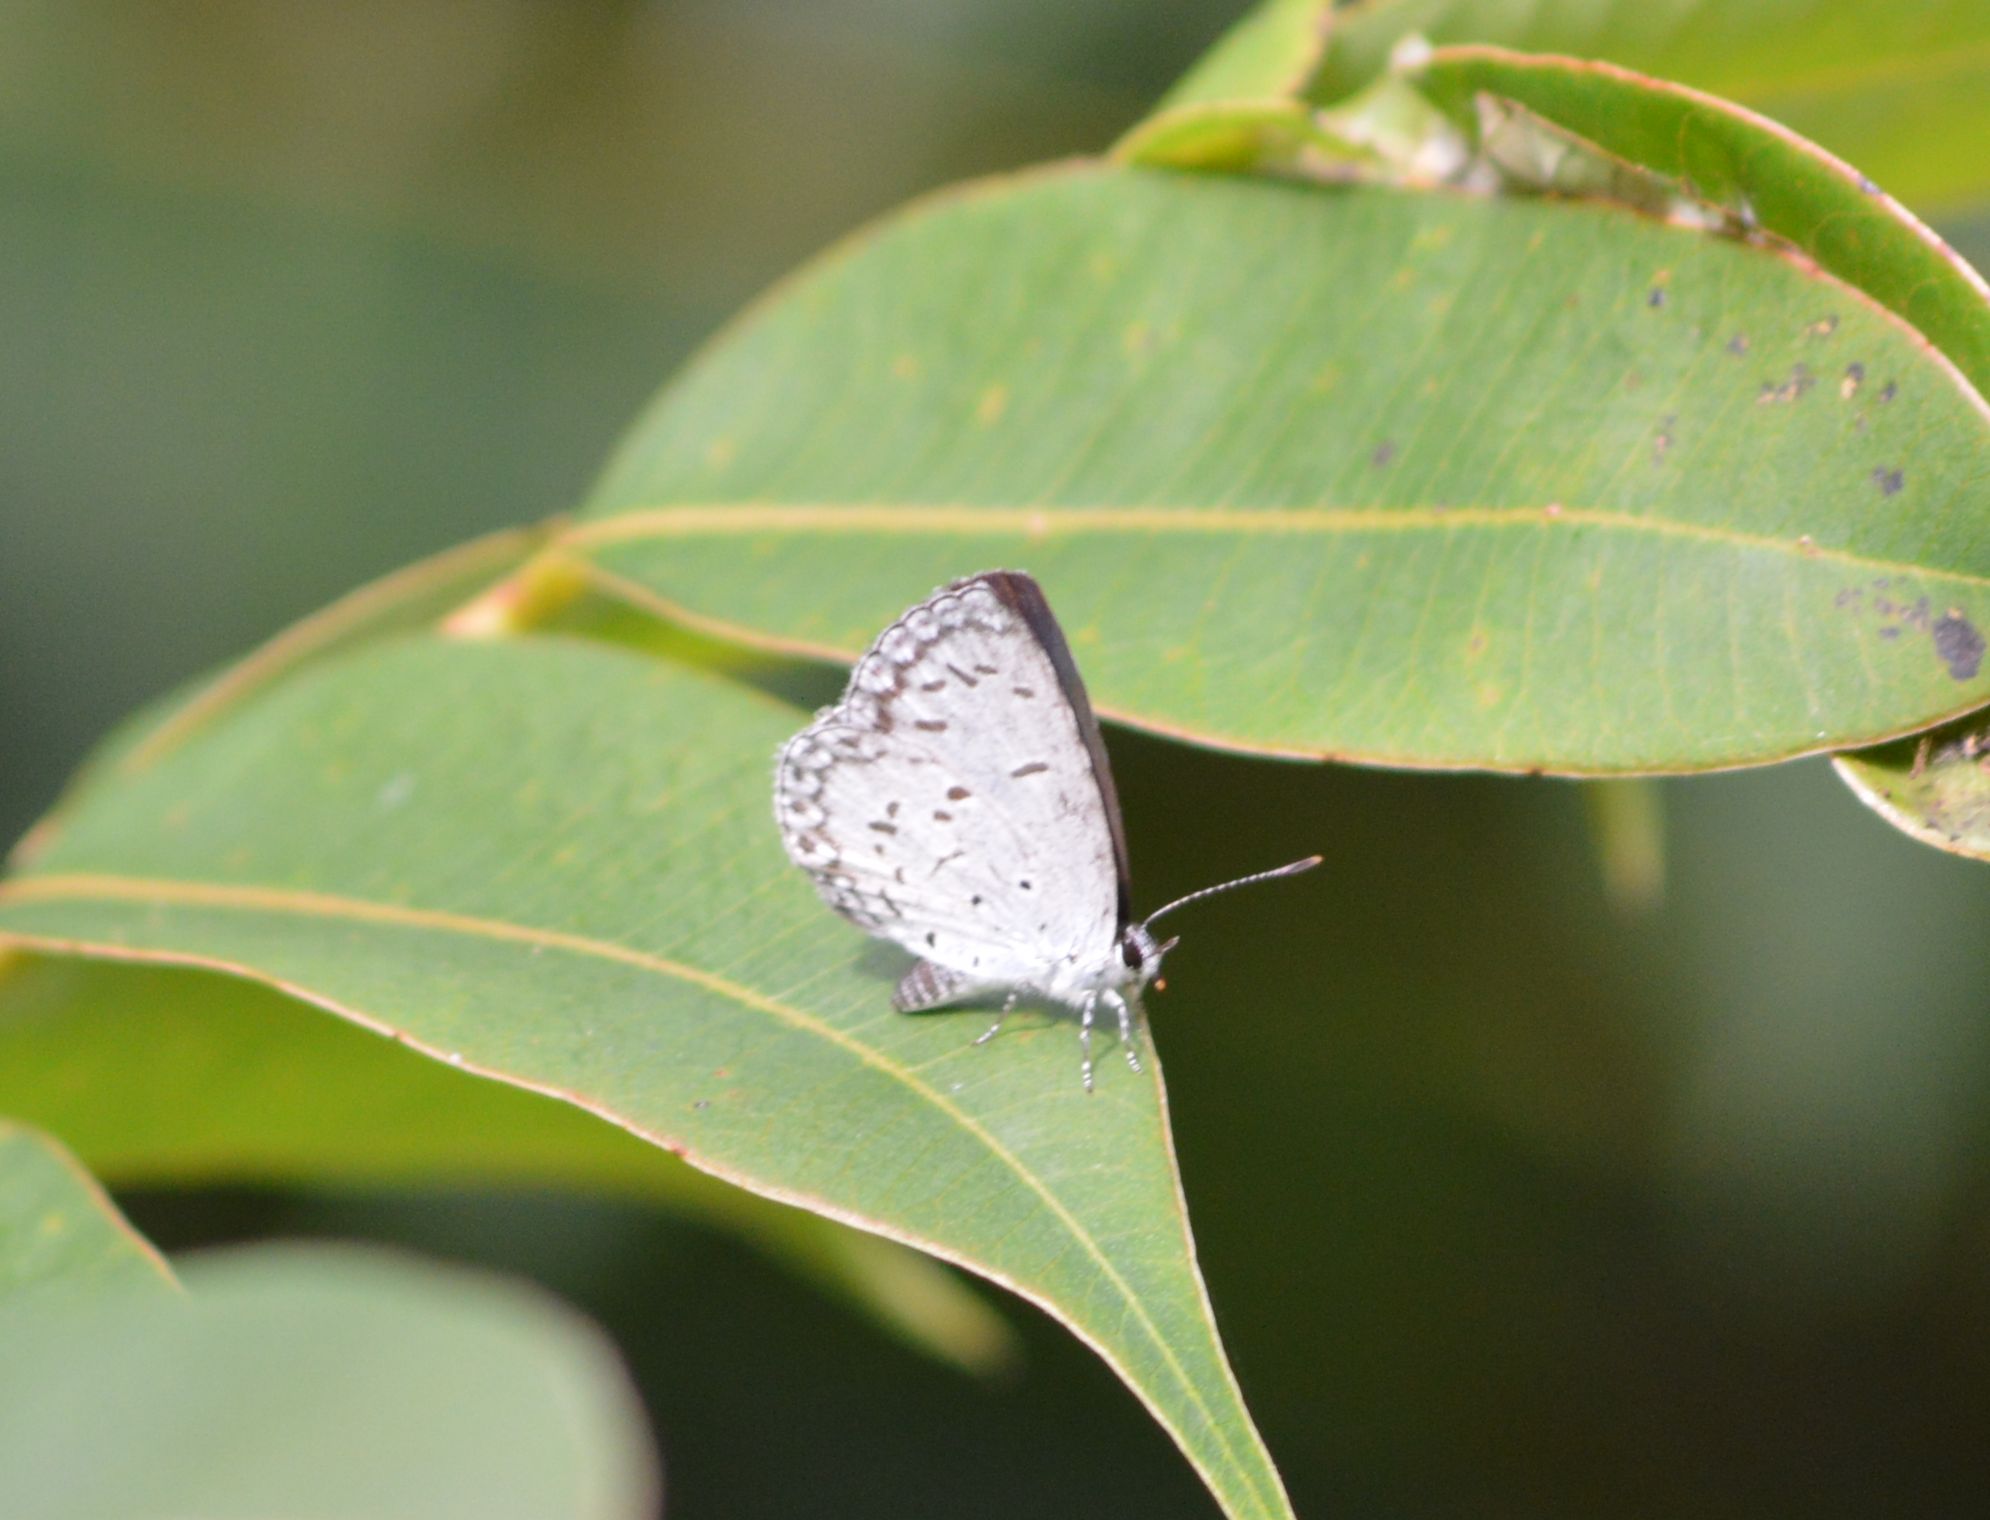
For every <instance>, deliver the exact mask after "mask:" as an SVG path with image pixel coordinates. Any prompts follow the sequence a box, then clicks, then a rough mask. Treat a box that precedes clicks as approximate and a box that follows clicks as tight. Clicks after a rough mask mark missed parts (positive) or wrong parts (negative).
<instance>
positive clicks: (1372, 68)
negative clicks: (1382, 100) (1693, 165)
mask: <svg viewBox="0 0 1990 1520" xmlns="http://www.w3.org/2000/svg"><path fill="white" fill-rule="evenodd" d="M1411 34H1418V35H1421V36H1423V37H1427V38H1428V39H1429V40H1430V41H1432V42H1436V43H1454V42H1491V43H1499V44H1501V45H1504V46H1507V47H1512V48H1517V49H1520V50H1522V51H1526V52H1531V53H1563V54H1569V55H1572V56H1575V57H1579V58H1599V59H1607V60H1608V61H1610V62H1612V63H1618V64H1623V65H1625V66H1626V67H1628V68H1633V69H1637V70H1639V71H1641V72H1643V73H1646V74H1652V75H1656V76H1658V77H1660V78H1664V79H1678V80H1682V81H1684V82H1685V83H1687V84H1690V85H1693V86H1695V87H1697V88H1699V89H1702V90H1706V91H1708V92H1710V93H1712V94H1715V95H1719V96H1724V97H1726V98H1727V99H1729V100H1735V101H1739V102H1741V103H1742V104H1743V105H1746V106H1749V107H1751V108H1753V109H1755V110H1758V111H1761V112H1764V113H1766V114H1767V115H1769V116H1773V117H1775V118H1776V119H1777V120H1779V121H1781V122H1784V123H1786V124H1787V125H1788V126H1790V127H1791V128H1793V129H1794V130H1795V131H1797V132H1800V133H1802V134H1803V135H1804V136H1805V137H1807V138H1810V139H1811V140H1813V141H1815V142H1819V143H1822V144H1823V145H1824V146H1825V147H1826V148H1828V149H1830V150H1831V151H1832V152H1833V153H1836V154H1837V155H1838V156H1839V157H1841V158H1844V159H1847V160H1849V161H1850V162H1852V163H1855V164H1857V165H1858V166H1859V167H1860V168H1861V169H1863V170H1864V171H1865V172H1866V173H1867V174H1870V175H1871V176H1873V178H1875V179H1876V180H1878V181H1879V182H1880V183H1881V184H1883V185H1884V186H1886V188H1887V189H1888V190H1890V191H1892V192H1893V193H1894V194H1895V195H1897V196H1899V197H1900V198H1901V199H1902V200H1904V201H1907V202H1909V203H1910V204H1913V205H1915V206H1918V207H1920V208H1922V209H1923V210H1924V211H1932V210H1938V209H1950V208H1958V207H1962V206H1966V205H1968V204H1970V203H1972V202H1975V201H1979V200H1981V199H1982V198H1983V197H1984V196H1986V195H1990V155H1986V154H1985V153H1984V152H1983V144H1984V142H1985V141H1986V140H1990V7H1986V6H1984V5H1981V4H1979V3H1977V0H1909V3H1906V4H1902V3H1900V0H1780V3H1777V4H1774V5H1763V4H1734V3H1731V0H1684V3H1683V4H1682V3H1674V4H1665V5H1653V4H1651V3H1649V0H1356V3H1354V4H1350V5H1347V6H1345V7H1343V8H1342V9H1341V10H1339V11H1338V12H1337V13H1336V16H1335V26H1334V34H1333V43H1332V47H1331V49H1330V51H1329V54H1328V57H1327V59H1326V61H1325V62H1324V64H1323V65H1322V66H1321V68H1320V69H1319V71H1318V75H1317V78H1316V81H1315V83H1314V85H1313V86H1312V94H1313V95H1314V97H1315V98H1316V99H1319V100H1322V101H1332V100H1337V99H1339V98H1340V97H1342V96H1343V95H1346V94H1348V93H1350V92H1352V91H1353V90H1355V89H1358V88H1359V87H1360V86H1362V85H1363V84H1366V83H1367V82H1368V81H1369V80H1371V79H1373V78H1374V77H1375V76H1376V75H1377V74H1379V73H1380V72H1381V71H1382V70H1383V68H1384V67H1385V66H1386V64H1387V60H1388V55H1389V52H1390V49H1391V48H1393V47H1394V46H1395V45H1396V44H1397V43H1398V42H1399V41H1401V40H1402V39H1403V38H1404V37H1406V36H1409V35H1411Z"/></svg>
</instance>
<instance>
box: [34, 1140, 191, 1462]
mask: <svg viewBox="0 0 1990 1520" xmlns="http://www.w3.org/2000/svg"><path fill="white" fill-rule="evenodd" d="M172 1281H173V1274H172V1272H171V1271H170V1270H169V1269H168V1268H167V1266H166V1263H165V1262H164V1261H162V1260H161V1259H160V1257H159V1253H158V1252H156V1251H154V1250H153V1249H152V1247H151V1245H150V1244H149V1243H148V1242H147V1241H146V1239H145V1237H144V1236H142V1235H140V1234H139V1233H138V1232H137V1231H136V1230H134V1229H132V1227H131V1226H130V1225H129V1224H127V1223H126V1222H125V1219H124V1216H123V1215H122V1214H120V1213H118V1211H117V1205H116V1204H114V1203H112V1202H111V1201H110V1199H109V1198H107V1197H105V1196H104V1190H103V1189H102V1188H101V1187H99V1186H98V1185H97V1182H96V1179H95V1178H93V1177H92V1176H91V1175H90V1174H89V1173H88V1172H86V1171H85V1170H84V1169H83V1168H82V1167H81V1166H80V1165H78V1164H77V1161H76V1159H75V1158H74V1157H73V1156H71V1155H70V1154H69V1153H68V1152H67V1151H66V1150H64V1149H63V1148H62V1147H61V1146H59V1145H57V1144H56V1143H55V1142H54V1141H53V1140H51V1139H49V1138H48V1137H47V1136H46V1135H42V1134H37V1133H36V1132H35V1131H34V1130H32V1129H29V1128H28V1127H27V1126H26V1125H23V1124H17V1123H15V1122H14V1121H13V1120H12V1119H0V1305H5V1304H7V1303H8V1302H10V1301H13V1300H16V1299H17V1298H18V1297H19V1296H21V1295H23V1294H24V1293H26V1292H27V1291H29V1290H32V1289H36V1288H43V1287H48V1286H55V1287H58V1288H61V1289H63V1290H65V1291H68V1290H78V1289H80V1290H83V1291H86V1292H87V1291H95V1290H98V1289H102V1288H106V1287H108V1288H129V1287H130V1286H131V1285H133V1284H143V1285H149V1286H154V1287H157V1286H163V1285H170V1284H171V1282H172ZM8 1407H9V1406H8V1405H7V1403H6V1401H5V1400H4V1399H0V1409H6V1408H8ZM6 1423H7V1422H6V1420H5V1419H0V1426H4V1425H5V1424H6Z"/></svg>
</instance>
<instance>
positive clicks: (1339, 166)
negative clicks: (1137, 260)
mask: <svg viewBox="0 0 1990 1520" xmlns="http://www.w3.org/2000/svg"><path fill="white" fill-rule="evenodd" d="M1112 151H1113V157H1114V158H1116V159H1118V160H1119V161H1120V162H1122V163H1128V164H1150V165H1154V166H1156V167H1162V168H1174V169H1208V170H1220V171H1226V172H1232V173H1237V172H1250V173H1258V174H1264V173H1282V174H1291V175H1297V176H1300V177H1305V178H1313V179H1325V178H1331V177H1335V176H1336V175H1339V174H1342V173H1344V172H1345V171H1346V170H1347V169H1348V168H1350V167H1351V166H1352V165H1355V164H1358V163H1361V162H1364V161H1365V160H1366V158H1367V157H1368V155H1367V154H1366V153H1364V151H1363V150H1362V149H1360V148H1358V147H1356V146H1355V145H1354V144H1353V143H1350V142H1348V141H1346V140H1345V139H1343V138H1340V137H1337V136H1335V135H1334V133H1333V132H1332V131H1331V130H1330V129H1329V128H1328V127H1327V126H1325V125H1324V124H1323V123H1322V122H1321V120H1320V113H1319V112H1317V111H1315V110H1314V109H1313V108H1312V107H1310V106H1308V105H1306V104H1304V103H1303V102H1301V101H1296V100H1246V101H1209V102H1206V103H1200V104H1196V105H1188V106H1183V107H1181V108H1180V109H1178V110H1173V111H1165V112H1163V113H1161V114H1160V115H1158V116H1151V117H1149V118H1148V119H1147V120H1146V121H1144V122H1142V123H1141V124H1140V125H1139V126H1137V127H1135V128H1134V129H1133V130H1132V131H1131V132H1129V133H1127V134H1126V136H1125V137H1123V138H1121V139H1120V140H1119V142H1117V143H1116V144H1114V145H1113V150H1112Z"/></svg>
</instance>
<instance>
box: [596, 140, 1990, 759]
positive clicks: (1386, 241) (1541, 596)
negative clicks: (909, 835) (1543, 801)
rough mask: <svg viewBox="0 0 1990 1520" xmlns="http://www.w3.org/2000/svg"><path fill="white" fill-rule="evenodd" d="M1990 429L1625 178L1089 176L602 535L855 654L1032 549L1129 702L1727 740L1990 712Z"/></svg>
mask: <svg viewBox="0 0 1990 1520" xmlns="http://www.w3.org/2000/svg"><path fill="white" fill-rule="evenodd" d="M1986 461H1990V410H1986V408H1985V406H1984V404H1983V401H1982V400H1981V398H1980V397H1979V396H1978V395H1977V394H1976V393H1975V391H1974V390H1973V389H1972V388H1971V387H1970V386H1969V385H1968V384H1967V383H1966V382H1964V381H1963V380H1962V379H1961V378H1960V377H1959V376H1958V375H1957V374H1956V372H1955V370H1954V368H1953V367H1952V366H1950V365H1949V364H1947V363H1946V362H1945V361H1944V360H1942V358H1941V357H1940V356H1939V355H1938V354H1935V353H1932V352H1931V351H1930V350H1929V348H1928V346H1927V344H1926V343H1925V342H1924V341H1923V340H1922V339H1921V338H1920V337H1919V335H1917V334H1915V333H1913V332H1911V331H1909V330H1907V329H1906V328H1905V327H1904V326H1903V325H1902V324H1901V323H1900V322H1899V321H1897V320H1896V319H1894V318H1893V317H1892V316H1890V315H1889V314H1887V313H1885V312H1883V311H1881V310H1879V309H1877V308H1875V306H1874V305H1873V304H1872V302H1871V301H1870V300H1869V299H1867V298H1866V297H1865V296H1863V295H1862V294H1860V293H1858V292H1857V291H1854V290H1852V289H1850V288H1848V287H1847V286H1845V285H1843V284H1842V283H1840V282H1839V281H1837V280H1835V279H1833V278H1831V277H1830V276H1828V275H1826V274H1823V273H1821V272H1820V271H1818V270H1817V269H1816V268H1815V267H1814V266H1813V265H1812V264H1810V263H1809V262H1808V261H1807V260H1803V259H1800V258H1797V257H1794V256H1791V255H1788V254H1785V253H1783V252H1780V251H1778V250H1776V249H1774V248H1771V247H1766V246H1758V245H1754V244H1749V243H1745V242H1741V241H1738V240H1735V239H1730V238H1723V237H1717V236H1713V235H1710V234H1707V233H1705V232H1701V231H1697V230H1694V229H1690V228H1683V227H1676V226H1668V225H1664V224H1661V223H1658V222H1655V221H1653V220H1651V219H1649V218H1645V217H1638V216H1632V215H1628V214H1626V213H1624V212H1623V211H1621V210H1620V209H1618V208H1615V207H1612V206H1608V205H1603V204H1598V203H1594V202H1551V201H1544V200H1518V199H1503V198H1462V197H1458V196H1454V195H1437V194H1422V195H1418V194H1407V193H1403V192H1399V191H1391V190H1385V189H1380V188H1372V187H1318V186H1294V185H1288V184H1280V183H1271V182H1265V181H1255V180H1246V179H1236V178H1228V177H1221V176H1213V175H1185V174H1175V173H1164V172H1158V171H1151V170H1139V169H1126V168H1119V169H1113V168H1080V169H1075V170H1071V169H1067V170H1063V171H1059V172H1055V173H1051V174H1045V175H1038V176H1034V177H1029V178H1025V179H1023V180H1020V181H1007V182H998V183H995V184H992V185H984V186H980V187H977V188H975V189H971V190H969V191H967V192H965V193H959V194H956V195H953V196H950V197H947V198H945V199H943V200H941V201H939V202H937V203H929V204H928V205H927V206H925V207H923V208H921V209H919V210H917V211H915V212H914V213H912V214H910V215H908V216H904V217H900V218H897V219H894V220H892V221H890V222H888V223H886V224H885V225H884V226H883V227H881V228H880V229H878V230H876V231H874V232H873V233H871V234H870V235H868V236H866V237H864V238H861V239H859V240H857V241H856V242H854V243H853V244H852V245H850V246H848V247H847V248H846V249H844V250H843V251H842V252H840V253H838V254H836V255H833V256H832V257H830V258H829V259H828V260H826V261H825V262H824V263H822V264H820V265H818V266H817V267H816V268H815V269H814V270H813V271H812V272H810V273H809V274H807V275H805V276H803V277H802V278H800V279H798V280H797V281H795V282H794V283H792V284H790V285H788V286H786V287H784V288H783V290H782V291H781V292H780V293H779V294H778V295H777V296H776V297H775V298H774V299H772V300H770V301H769V302H767V303H764V304H763V305H761V306H760V307H759V308H757V309H756V310H755V311H754V312H753V313H752V314H750V315H749V316H748V318H747V319H746V320H745V321H744V322H743V323H742V324H741V325H739V326H738V327H736V328H735V329H733V330H732V331H731V332H730V333H729V334H728V335H726V336H725V337H724V338H723V339H721V341H720V342H719V343H718V344H717V345H716V346H715V347H713V348H712V349H711V350H709V351H708V352H707V354H706V355H705V356H704V358H703V359H702V360H701V361H700V362H698V363H696V364H694V365H693V367H692V368H691V370H690V371H689V372H688V373H687V374H686V375H685V376H684V377H683V378H682V379H681V380H680V381H679V382H678V383H677V384H676V385H674V386H672V387H671V388H670V389H668V390H667V391H666V392H665V393H664V395H663V397H662V398H661V399H660V400H659V402H658V403H657V404H656V406H655V407H654V408H653V409H652V411H651V412H650V413H649V415H648V416H647V417H645V418H644V419H643V420H642V421H641V422H640V423H639V424H638V426H637V427H636V429H635V431H634V432H633V434H632V435H631V436H630V438H629V439H628V440H627V441H626V443H625V444H624V446H623V448H622V450H621V452H620V454H619V456H618V457H617V459H616V460H615V462H614V464H613V465H612V467H611V468H610V470H609V471H608V473H607V476H606V478H605V479H604V480H603V482H602V483H601V485H600V486H599V487H598V489H597V490H596V492H595V494H594V497H593V499H592V501H591V503H590V505H589V506H588V508H587V510H586V512H585V514H584V515H583V517H582V519H581V520H580V521H579V522H577V523H576V525H575V527H574V528H573V529H572V530H571V531H570V533H569V535H568V536H567V538H566V541H565V545H564V547H565V548H566V550H568V551H569V552H584V553H587V554H589V555H591V557H592V561H593V565H594V569H595V573H596V575H597V577H598V578H599V579H600V581H601V583H602V584H603V585H604V586H607V587H610V588H612V589H615V590H616V591H618V592H619V593H620V594H623V595H626V596H628V597H630V598H631V599H633V600H636V601H639V602H641V603H642V604H643V605H645V606H648V607H649V608H651V609H652V610H654V611H656V612H657V613H659V614H661V615H663V616H666V617H672V618H679V619H683V620H685V621H687V622H689V623H690V624H691V625H693V626H694V627H698V628H701V629H705V630H707V631H718V632H723V633H725V634H727V635H729V636H732V637H737V638H742V639H746V640H754V641H760V642H763V643H766V644H769V645H775V646H780V647H785V648H788V649H791V650H800V651H814V652H821V653H828V654H835V655H838V656H848V655H849V654H851V653H852V652H854V651H856V650H858V649H861V648H862V647H863V645H864V644H865V642H866V641H867V640H868V639H869V638H870V636H871V635H872V634H873V633H874V632H875V631H876V630H877V629H878V628H879V627H880V626H882V625H883V623H884V622H885V621H886V620H887V619H888V618H890V617H891V616H892V615H894V614H895V613H896V612H898V611H899V610H900V609H901V608H902V607H903V606H904V605H905V603H906V602H908V601H910V600H911V599H912V598H913V597H915V596H917V595H919V594H922V593H923V592H924V591H925V590H926V589H927V588H929V587H931V586H932V585H934V584H936V583H938V582H942V581H945V580H948V579H950V578H952V577H954V576H957V575H961V574H964V573H967V572H971V571H974V570H977V569H982V568H986V567H987V566H989V565H992V564H1015V565H1020V566H1022V567H1024V568H1027V569H1029V570H1030V571H1032V572H1033V573H1035V574H1036V575H1037V576H1038V577H1039V578H1040V579H1041V580H1042V581H1043V582H1044V584H1045V586H1046V588H1047V590H1048V592H1049V595H1050V599H1051V602H1052V604H1053V605H1054V606H1055V607H1057V609H1058V611H1059V614H1060V616H1061V617H1062V618H1063V620H1064V624H1065V626H1066V628H1067V629H1068V630H1069V631H1070V633H1071V636H1072V639H1073V642H1074V644H1075V646H1076V648H1077V650H1078V655H1079V658H1080V660H1081V662H1082V663H1083V665H1084V667H1085V672H1086V679H1087V681H1088V683H1089V684H1090V686H1091V689H1092V692H1093V695H1094V698H1095V699H1096V700H1097V702H1098V703H1099V705H1100V706H1101V707H1102V708H1103V709H1105V710H1107V711H1109V712H1111V713H1112V714H1114V715H1115V716H1119V717H1123V718H1125V719H1127V720H1128V721H1131V722H1135V723H1140V724H1143V725H1146V726H1148V727H1151V728H1154V729H1156V730H1160V731H1163V732H1167V733H1171V734H1176V735H1180V736H1183V737H1187V738H1192V739H1196V740H1200V741H1203V742H1207V743H1212V744H1218V745H1224V746H1230V747H1236V748H1240V749H1249V750H1258V751H1264V752H1272V753H1281V754H1295V755H1308V756H1338V757H1352V758H1359V759H1365V760H1373V761H1378V762H1382V763H1390V764H1401V765H1454V766H1484V767H1493V768H1504V769H1516V770H1525V769H1536V768H1539V769H1552V770H1558V771H1568V772H1613V771H1626V770H1686V769H1693V768H1699V767H1711V766H1724V765H1736V764H1743V763H1748V762H1754V761H1765V760H1771V759H1777V758H1782V757H1785V756H1789V755H1794V754H1799V753H1804V752H1807V751H1811V750H1816V749H1823V748H1833V747H1838V746H1842V745H1846V744H1854V743H1858V742H1861V741H1862V740H1864V739H1867V738H1879V737H1884V736H1887V735H1891V734H1895V733H1899V732H1902V731H1905V730H1908V729H1912V728H1916V727H1920V726H1924V725H1925V724H1927V723H1929V722H1932V721H1937V720H1940V719H1942V718H1945V717H1947V716H1949V715H1951V714H1953V713H1955V712H1957V711H1960V710H1962V709H1965V708H1967V707H1970V706H1972V705H1977V704H1981V703H1982V702H1983V701H1984V700H1985V699H1986V697H1990V671H1985V670H1984V668H1983V666H1982V662H1981V660H1980V658H1979V657H1978V656H1980V653H1981V649H1982V639H1981V636H1980V635H1979V634H1978V632H1977V630H1978V628H1979V627H1981V626H1983V625H1984V621H1985V618H1986V616H1990V526H1985V527H1984V529H1983V531H1975V530H1972V529H1970V528H1969V527H1968V524H1969V523H1971V522H1977V523H1981V522H1983V521H1984V520H1983V516H1982V514H1981V513H1980V512H1977V511H1975V509H1974V503H1975V501H1976V498H1977V496H1978V494H1979V493H1980V489H1981V481H1982V479H1983V477H1984V472H1985V470H1986V467H1987V466H1986ZM1881 582H1884V583H1885V584H1886V585H1887V586H1889V587H1890V588H1891V597H1892V600H1893V601H1894V602H1896V603H1899V604H1901V605H1903V606H1904V607H1905V608H1906V609H1907V611H1906V613H1905V614H1903V616H1901V617H1897V618H1888V617H1884V616H1881V615H1878V613H1877V609H1876V604H1875V603H1873V602H1872V601H1871V600H1870V599H1869V598H1868V597H1867V596H1866V595H1865V593H1866V591H1867V590H1868V589H1869V588H1871V587H1872V586H1874V585H1875V584H1877V583H1881Z"/></svg>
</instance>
